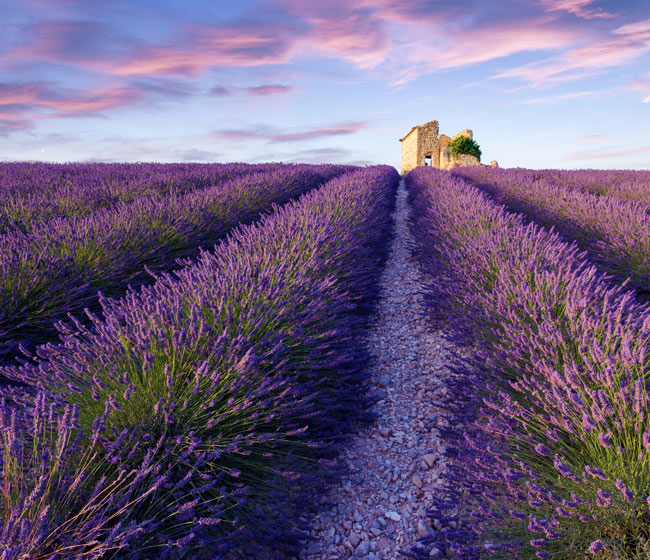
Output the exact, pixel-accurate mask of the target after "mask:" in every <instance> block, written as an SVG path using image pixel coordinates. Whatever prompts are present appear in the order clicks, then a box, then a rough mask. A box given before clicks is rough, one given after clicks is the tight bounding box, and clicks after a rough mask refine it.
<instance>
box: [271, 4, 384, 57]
mask: <svg viewBox="0 0 650 560" xmlns="http://www.w3.org/2000/svg"><path fill="white" fill-rule="evenodd" d="M282 4H283V6H284V7H285V8H286V9H287V10H288V11H289V13H290V14H291V15H292V16H294V17H297V18H299V19H300V20H301V21H303V22H305V23H306V24H307V25H308V26H309V31H308V32H307V33H305V34H302V35H301V36H300V37H299V38H298V39H297V42H298V43H299V44H300V46H301V49H300V52H303V51H305V50H306V51H307V52H314V51H316V52H319V53H325V54H327V55H331V56H337V57H342V58H345V59H347V60H350V61H351V62H353V63H355V64H356V65H357V66H360V67H372V66H376V65H377V64H379V63H381V62H382V61H383V60H384V59H385V58H386V55H387V52H388V50H389V48H390V37H389V34H388V32H387V30H386V27H385V25H384V21H383V19H382V17H381V15H380V14H379V11H378V10H377V5H376V4H377V3H376V2H368V1H365V2H363V1H362V2H359V3H351V2H349V1H347V0H332V1H330V2H303V1H302V0H285V1H284V2H283V3H282Z"/></svg>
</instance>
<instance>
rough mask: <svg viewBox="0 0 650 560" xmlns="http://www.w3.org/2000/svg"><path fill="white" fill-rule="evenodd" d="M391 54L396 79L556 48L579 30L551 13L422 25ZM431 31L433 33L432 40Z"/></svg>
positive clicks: (401, 80)
mask: <svg viewBox="0 0 650 560" xmlns="http://www.w3.org/2000/svg"><path fill="white" fill-rule="evenodd" d="M416 31H417V33H413V34H412V35H411V37H410V40H409V41H408V42H406V43H404V44H402V45H400V46H399V47H397V48H396V49H395V50H394V52H393V53H392V54H391V66H392V67H393V68H394V71H395V74H396V76H397V79H396V83H398V84H399V83H404V82H406V81H409V80H411V79H413V78H414V77H416V76H418V75H421V74H423V73H428V72H434V71H439V70H446V69H452V68H459V67H462V66H467V65H471V64H478V63H482V62H487V61H490V60H494V59H498V58H504V57H507V56H510V55H513V54H516V53H520V52H533V51H545V50H557V49H562V48H566V47H568V46H570V45H572V44H575V42H576V40H578V39H579V38H580V37H581V32H579V31H577V30H576V29H575V28H571V27H567V26H564V25H560V24H558V23H557V22H555V21H554V20H553V19H552V18H551V17H550V16H545V17H542V18H536V19H525V20H511V21H500V22H496V23H487V24H483V25H481V26H478V27H474V28H470V29H454V28H453V27H449V26H448V27H441V28H439V29H437V30H436V32H435V33H433V34H432V32H431V29H430V28H426V27H421V28H419V29H417V30H416ZM432 35H433V36H434V37H435V39H434V40H432Z"/></svg>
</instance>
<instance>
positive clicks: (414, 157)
mask: <svg viewBox="0 0 650 560" xmlns="http://www.w3.org/2000/svg"><path fill="white" fill-rule="evenodd" d="M419 135H420V130H419V129H418V128H417V127H416V128H414V129H413V130H411V132H409V134H407V135H406V136H405V137H404V138H402V174H404V173H408V172H409V171H411V169H415V168H416V167H417V165H418V163H417V162H418V140H419ZM422 165H424V162H423V163H422Z"/></svg>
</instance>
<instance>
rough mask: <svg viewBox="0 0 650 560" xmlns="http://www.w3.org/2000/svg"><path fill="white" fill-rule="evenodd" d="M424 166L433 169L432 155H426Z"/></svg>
mask: <svg viewBox="0 0 650 560" xmlns="http://www.w3.org/2000/svg"><path fill="white" fill-rule="evenodd" d="M424 165H426V166H427V167H431V155H430V154H429V155H426V156H424Z"/></svg>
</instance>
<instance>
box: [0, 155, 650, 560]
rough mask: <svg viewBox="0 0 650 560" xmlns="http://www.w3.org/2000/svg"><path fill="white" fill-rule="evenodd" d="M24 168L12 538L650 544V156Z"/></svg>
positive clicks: (175, 550)
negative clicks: (429, 163)
mask: <svg viewBox="0 0 650 560" xmlns="http://www.w3.org/2000/svg"><path fill="white" fill-rule="evenodd" d="M0 193H1V194H2V199H1V201H0V262H1V263H2V264H1V269H0V270H1V276H0V377H1V378H2V384H1V386H0V433H1V437H2V445H1V446H0V466H1V469H0V488H2V496H1V500H2V503H1V506H2V507H0V512H1V515H2V526H1V528H0V559H2V560H26V559H43V560H45V559H49V560H55V559H56V560H59V559H60V560H63V559H66V560H67V559H70V560H82V559H83V560H85V559H97V560H100V559H101V560H104V559H113V558H114V559H138V560H147V559H158V558H160V559H175V560H176V559H179V560H180V559H189V558H192V559H199V560H200V559H204V558H205V559H208V558H209V559H214V558H224V559H235V560H239V559H241V558H260V559H266V558H268V559H269V560H281V559H298V558H299V559H309V560H317V559H318V560H326V559H327V560H331V559H335V558H365V559H367V560H389V559H392V558H409V557H410V558H416V559H420V560H422V559H425V558H427V559H428V558H438V559H442V558H449V559H452V558H455V559H468V560H474V559H482V558H495V559H500V560H505V559H511V558H521V559H533V558H548V559H551V558H552V559H566V560H570V559H591V558H593V559H596V560H598V559H601V560H623V559H639V560H642V559H650V410H649V405H650V400H649V398H648V381H647V378H648V374H649V373H650V307H649V304H648V303H647V302H648V297H649V296H650V211H649V207H648V204H650V176H649V174H648V173H647V172H631V171H630V172H627V171H559V170H539V171H538V170H527V169H498V168H496V169H495V168H490V167H487V166H480V167H471V168H470V167H461V168H456V169H454V170H453V171H441V170H438V169H433V168H430V167H417V168H415V169H414V170H413V171H411V172H410V173H408V174H407V175H406V176H405V177H404V179H403V180H402V181H400V177H399V174H398V173H397V171H396V170H395V169H394V168H392V167H390V166H387V165H378V166H369V167H358V166H351V165H333V164H331V165H330V164H323V165H306V164H304V165H303V164H300V165H298V164H261V165H248V164H235V163H233V164H206V165H204V164H105V165H104V164H65V165H54V164H0ZM396 199H397V200H398V203H397V206H396ZM400 236H401V237H400ZM396 240H397V241H399V242H398V243H394V241H396ZM386 271H389V273H390V274H391V275H392V276H390V277H389V278H388V279H387V277H386ZM407 281H408V282H409V286H408V297H406V296H405V299H400V296H401V290H402V289H404V290H406V287H405V283H406V282H407ZM400 282H402V284H400ZM387 291H388V292H389V294H388V295H390V298H388V299H387V296H386V292H387ZM416 297H417V298H420V299H417V302H416V303H414V302H415V298H416ZM386 301H390V305H388V304H385V302H386ZM416 304H417V305H416ZM420 306H421V307H420ZM406 307H408V311H409V314H406V313H404V312H405V311H406V309H405V308H406ZM416 307H417V312H415V311H414V310H415V309H416ZM402 315H403V317H402ZM400 321H401V322H400ZM415 321H417V325H416V324H415V323H414V322H415ZM377 323H380V324H381V325H382V327H381V328H382V329H383V330H382V331H381V333H382V334H381V337H379V338H377V339H376V340H375V341H374V343H373V345H369V344H368V337H369V333H371V332H375V331H376V329H375V327H376V326H377ZM373 329H374V330H373ZM391 329H392V330H391ZM393 336H394V337H395V340H399V344H391V340H386V339H387V338H388V339H390V338H391V337H393ZM410 337H412V338H413V340H415V339H416V337H418V340H419V341H421V342H422V348H424V350H423V353H422V354H416V352H415V351H411V350H409V348H410V346H409V338H410ZM418 344H419V342H418ZM371 346H372V352H371V351H370V348H371ZM441 348H442V349H443V350H444V351H445V352H446V353H447V354H446V355H447V357H446V358H444V360H443V359H442V358H440V353H441V352H442V350H441ZM452 356H453V358H452ZM391 360H392V361H391ZM434 360H437V361H436V362H435V364H434V363H433V361H434ZM429 362H431V363H429ZM395 364H397V365H395ZM398 368H401V369H399V371H398ZM434 378H435V379H434ZM407 385H408V387H407ZM408 391H411V393H409V392H408ZM432 402H433V403H434V404H432ZM386 403H388V404H389V405H390V406H389V412H385V410H388V409H387V408H386V406H387V405H386ZM432 406H435V411H436V412H435V413H434V412H433V408H432ZM357 436H358V437H359V438H361V439H362V440H364V441H363V442H359V441H358V439H357V440H355V439H354V438H355V437H357ZM375 444H377V445H375ZM360 446H361V447H360ZM358 449H362V450H363V451H362V454H365V455H368V454H369V453H371V452H372V453H374V454H376V455H377V457H376V458H377V462H376V463H372V465H374V466H373V467H372V469H373V470H375V471H376V472H369V468H368V467H367V465H368V464H371V463H363V461H364V460H366V459H368V457H367V456H362V457H359V453H358V451H357V450H358ZM371 450H374V451H371ZM400 461H401V462H400ZM360 465H361V466H360ZM363 465H366V466H365V467H364V466H363ZM395 465H399V466H398V467H397V468H396V466H395Z"/></svg>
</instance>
